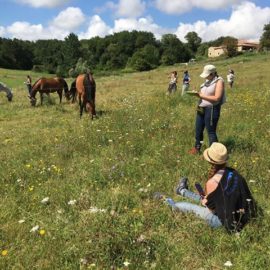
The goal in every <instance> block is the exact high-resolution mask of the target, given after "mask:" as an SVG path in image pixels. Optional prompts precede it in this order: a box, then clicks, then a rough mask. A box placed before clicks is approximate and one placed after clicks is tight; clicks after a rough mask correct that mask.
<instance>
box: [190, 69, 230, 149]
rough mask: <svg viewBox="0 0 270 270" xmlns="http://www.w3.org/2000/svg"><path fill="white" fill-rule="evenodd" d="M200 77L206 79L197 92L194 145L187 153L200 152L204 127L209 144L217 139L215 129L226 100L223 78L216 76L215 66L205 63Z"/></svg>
mask: <svg viewBox="0 0 270 270" xmlns="http://www.w3.org/2000/svg"><path fill="white" fill-rule="evenodd" d="M200 77H202V78H204V79H206V80H205V82H204V83H203V84H202V85H201V88H200V91H199V92H198V93H197V96H198V97H199V98H200V100H199V102H198V106H197V113H196V123H195V133H196V135H195V146H194V147H193V148H192V149H191V150H190V151H189V154H198V153H200V150H201V145H202V142H203V132H204V129H205V128H206V130H207V133H208V138H209V145H211V144H212V143H213V142H217V141H218V137H217V133H216V129H217V124H218V120H219V116H220V110H221V105H222V104H223V103H225V101H226V97H225V87H224V80H223V79H222V78H221V77H220V76H218V74H217V71H216V67H215V66H213V65H206V66H205V67H204V69H203V72H202V74H201V75H200Z"/></svg>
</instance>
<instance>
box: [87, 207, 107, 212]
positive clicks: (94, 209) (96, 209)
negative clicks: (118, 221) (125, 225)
mask: <svg viewBox="0 0 270 270" xmlns="http://www.w3.org/2000/svg"><path fill="white" fill-rule="evenodd" d="M89 212H90V213H98V212H100V213H105V212H106V209H99V208H97V207H95V206H91V207H90V208H89Z"/></svg>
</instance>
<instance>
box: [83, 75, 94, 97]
mask: <svg viewBox="0 0 270 270" xmlns="http://www.w3.org/2000/svg"><path fill="white" fill-rule="evenodd" d="M83 86H84V89H85V96H86V101H88V102H95V92H96V83H95V81H94V78H93V76H92V74H91V73H87V74H85V76H84V80H83Z"/></svg>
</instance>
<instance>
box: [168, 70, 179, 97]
mask: <svg viewBox="0 0 270 270" xmlns="http://www.w3.org/2000/svg"><path fill="white" fill-rule="evenodd" d="M168 78H170V82H169V87H168V94H171V93H175V92H176V90H177V71H173V72H172V73H171V74H170V75H169V77H168Z"/></svg>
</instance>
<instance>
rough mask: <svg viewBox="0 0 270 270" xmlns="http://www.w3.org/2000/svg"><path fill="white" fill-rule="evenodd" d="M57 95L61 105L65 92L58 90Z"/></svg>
mask: <svg viewBox="0 0 270 270" xmlns="http://www.w3.org/2000/svg"><path fill="white" fill-rule="evenodd" d="M57 93H58V96H59V100H60V102H59V104H61V102H62V96H63V90H58V91H57Z"/></svg>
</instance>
